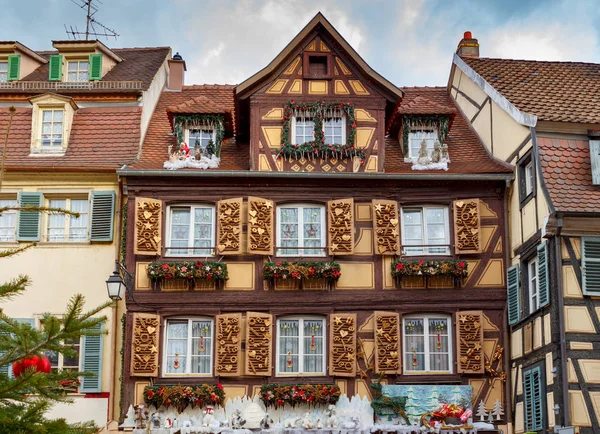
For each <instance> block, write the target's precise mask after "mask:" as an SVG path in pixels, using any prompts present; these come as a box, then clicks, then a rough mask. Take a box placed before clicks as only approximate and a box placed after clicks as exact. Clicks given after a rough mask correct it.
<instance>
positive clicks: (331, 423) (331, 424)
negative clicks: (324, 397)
mask: <svg viewBox="0 0 600 434" xmlns="http://www.w3.org/2000/svg"><path fill="white" fill-rule="evenodd" d="M336 425H337V416H336V415H335V405H333V404H330V405H329V407H328V408H327V428H335V427H336Z"/></svg>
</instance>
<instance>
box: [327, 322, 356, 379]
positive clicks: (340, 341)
mask: <svg viewBox="0 0 600 434" xmlns="http://www.w3.org/2000/svg"><path fill="white" fill-rule="evenodd" d="M329 330H330V331H329V348H330V351H331V354H330V356H329V375H334V376H339V377H354V376H356V314H355V313H332V314H331V315H329Z"/></svg>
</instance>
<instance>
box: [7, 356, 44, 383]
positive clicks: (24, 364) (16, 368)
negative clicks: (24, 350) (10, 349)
mask: <svg viewBox="0 0 600 434" xmlns="http://www.w3.org/2000/svg"><path fill="white" fill-rule="evenodd" d="M12 368H13V375H14V376H15V378H18V377H19V376H20V375H21V374H22V373H23V372H25V371H26V370H27V369H29V368H34V369H35V371H36V372H42V373H44V374H49V373H50V371H51V369H52V366H51V364H50V360H49V359H48V357H46V356H42V357H39V356H29V357H26V358H25V359H23V360H20V361H18V362H15V363H13V366H12Z"/></svg>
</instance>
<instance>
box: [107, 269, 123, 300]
mask: <svg viewBox="0 0 600 434" xmlns="http://www.w3.org/2000/svg"><path fill="white" fill-rule="evenodd" d="M106 289H107V290H108V296H109V297H110V299H111V300H113V301H119V300H121V299H122V298H123V293H124V292H125V283H124V282H123V279H122V278H121V275H120V274H119V270H118V267H115V271H113V274H112V276H110V277H109V278H108V280H107V281H106Z"/></svg>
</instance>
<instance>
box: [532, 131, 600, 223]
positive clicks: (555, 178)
mask: <svg viewBox="0 0 600 434" xmlns="http://www.w3.org/2000/svg"><path fill="white" fill-rule="evenodd" d="M537 143H538V147H539V150H540V161H541V164H542V172H543V174H544V181H545V182H546V187H547V188H548V192H549V193H550V198H551V199H552V204H553V205H554V207H555V208H556V209H557V210H559V211H580V212H598V211H599V210H600V187H599V186H597V185H592V168H591V164H590V145H589V142H588V141H587V140H568V139H554V138H547V137H538V138H537Z"/></svg>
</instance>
